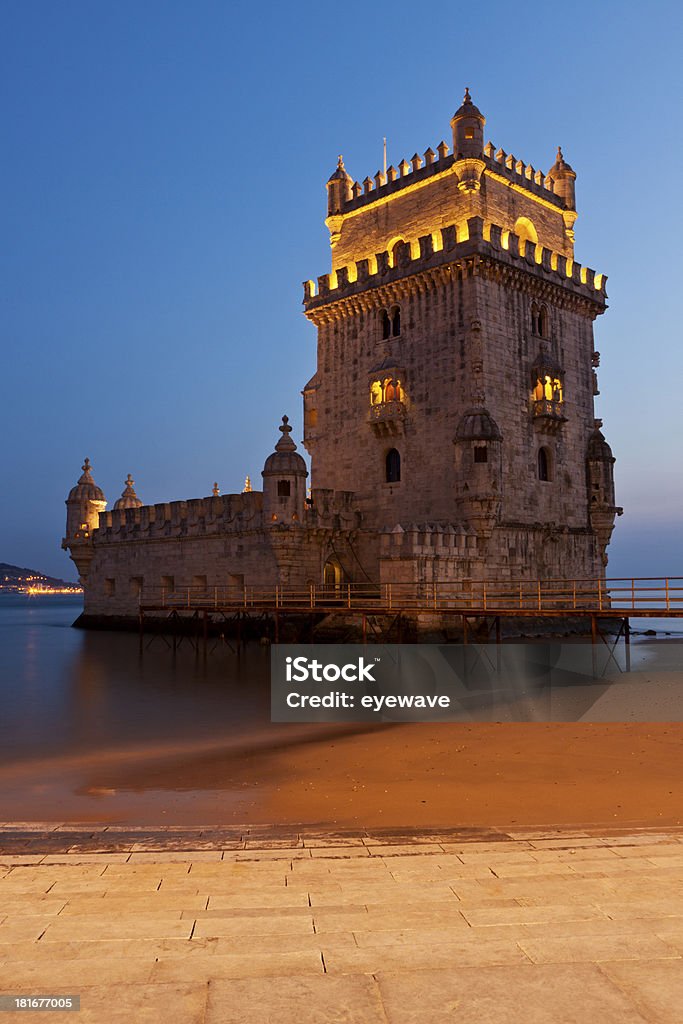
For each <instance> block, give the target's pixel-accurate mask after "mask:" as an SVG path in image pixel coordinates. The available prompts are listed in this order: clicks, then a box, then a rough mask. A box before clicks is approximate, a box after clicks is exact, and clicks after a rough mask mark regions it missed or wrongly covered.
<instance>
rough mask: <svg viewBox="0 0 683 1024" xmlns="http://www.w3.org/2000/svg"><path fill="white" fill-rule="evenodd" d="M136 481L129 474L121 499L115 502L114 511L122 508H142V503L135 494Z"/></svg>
mask: <svg viewBox="0 0 683 1024" xmlns="http://www.w3.org/2000/svg"><path fill="white" fill-rule="evenodd" d="M134 485H135V480H133V477H132V476H131V475H130V473H129V474H128V476H127V477H126V486H125V487H124V490H123V493H122V494H121V497H120V498H119V499H118V500H117V501H115V502H114V509H120V508H141V506H142V502H141V501H140V499H139V498H138V496H137V494H136V493H135V486H134Z"/></svg>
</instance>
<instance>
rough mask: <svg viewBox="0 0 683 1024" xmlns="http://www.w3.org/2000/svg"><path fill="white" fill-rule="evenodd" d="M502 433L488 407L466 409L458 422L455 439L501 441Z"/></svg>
mask: <svg viewBox="0 0 683 1024" xmlns="http://www.w3.org/2000/svg"><path fill="white" fill-rule="evenodd" d="M502 437H503V435H502V434H501V432H500V428H499V427H498V424H497V423H496V421H495V420H494V418H493V416H492V415H491V413H490V412H489V411H488V409H485V408H484V407H483V406H478V407H477V408H475V409H468V410H467V412H466V413H464V414H463V416H462V417H461V419H460V422H459V423H458V429H457V430H456V433H455V439H456V441H501V440H502Z"/></svg>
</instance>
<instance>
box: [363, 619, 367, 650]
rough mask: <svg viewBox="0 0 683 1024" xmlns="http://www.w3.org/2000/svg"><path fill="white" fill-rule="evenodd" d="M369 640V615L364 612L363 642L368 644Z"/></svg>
mask: <svg viewBox="0 0 683 1024" xmlns="http://www.w3.org/2000/svg"><path fill="white" fill-rule="evenodd" d="M367 642H368V617H367V615H366V614H365V612H363V643H364V644H366V643H367Z"/></svg>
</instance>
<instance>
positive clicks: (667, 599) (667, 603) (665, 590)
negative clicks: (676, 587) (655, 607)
mask: <svg viewBox="0 0 683 1024" xmlns="http://www.w3.org/2000/svg"><path fill="white" fill-rule="evenodd" d="M664 593H665V594H666V610H667V611H669V577H668V576H667V577H666V578H665V580H664Z"/></svg>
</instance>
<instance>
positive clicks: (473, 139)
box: [451, 89, 486, 160]
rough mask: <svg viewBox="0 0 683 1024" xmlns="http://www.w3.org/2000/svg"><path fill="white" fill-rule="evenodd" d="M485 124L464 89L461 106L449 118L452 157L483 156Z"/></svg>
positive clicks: (481, 115) (467, 90)
mask: <svg viewBox="0 0 683 1024" xmlns="http://www.w3.org/2000/svg"><path fill="white" fill-rule="evenodd" d="M485 124H486V118H485V117H484V115H483V114H482V112H481V111H480V110H479V108H478V107H475V105H474V103H473V102H472V97H471V96H470V90H469V89H465V96H464V99H463V101H462V105H461V106H460V107H459V108H458V109H457V110H456V112H455V113H454V114H453V117H452V118H451V129H452V131H453V156H454V158H455V159H456V160H460V159H462V157H468V156H472V157H482V156H483V153H484V125H485Z"/></svg>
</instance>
